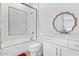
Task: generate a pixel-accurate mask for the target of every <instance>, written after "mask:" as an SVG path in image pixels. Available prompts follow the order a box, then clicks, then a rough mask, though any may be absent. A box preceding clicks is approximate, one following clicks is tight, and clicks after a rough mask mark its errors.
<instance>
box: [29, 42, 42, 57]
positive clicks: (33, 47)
mask: <svg viewBox="0 0 79 59" xmlns="http://www.w3.org/2000/svg"><path fill="white" fill-rule="evenodd" d="M28 50H29V52H30V53H31V56H40V53H41V50H42V44H41V43H40V42H37V41H36V42H34V43H31V44H30V45H29V46H28Z"/></svg>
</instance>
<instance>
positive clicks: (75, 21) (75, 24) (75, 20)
mask: <svg viewBox="0 0 79 59" xmlns="http://www.w3.org/2000/svg"><path fill="white" fill-rule="evenodd" d="M63 14H69V15H71V16H72V17H73V19H74V25H73V27H72V30H71V31H73V30H74V28H75V27H76V26H77V18H76V17H75V15H74V14H73V13H70V12H61V13H59V14H58V15H56V16H55V18H54V19H53V28H54V29H55V30H56V31H57V32H60V33H69V32H71V31H66V29H64V30H63V31H64V32H63V31H59V30H58V29H57V28H56V27H55V21H56V19H57V17H59V16H60V15H63Z"/></svg>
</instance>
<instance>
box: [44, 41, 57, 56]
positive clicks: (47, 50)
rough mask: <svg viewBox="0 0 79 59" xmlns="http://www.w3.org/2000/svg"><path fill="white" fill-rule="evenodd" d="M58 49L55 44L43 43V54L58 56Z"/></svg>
mask: <svg viewBox="0 0 79 59" xmlns="http://www.w3.org/2000/svg"><path fill="white" fill-rule="evenodd" d="M57 49H58V48H56V47H54V46H53V44H51V43H48V42H44V43H43V55H44V56H56V55H57Z"/></svg>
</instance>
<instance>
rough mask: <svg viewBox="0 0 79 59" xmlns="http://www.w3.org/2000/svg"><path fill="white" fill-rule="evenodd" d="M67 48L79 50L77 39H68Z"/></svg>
mask: <svg viewBox="0 0 79 59" xmlns="http://www.w3.org/2000/svg"><path fill="white" fill-rule="evenodd" d="M68 48H72V49H76V50H79V42H78V41H72V40H69V41H68Z"/></svg>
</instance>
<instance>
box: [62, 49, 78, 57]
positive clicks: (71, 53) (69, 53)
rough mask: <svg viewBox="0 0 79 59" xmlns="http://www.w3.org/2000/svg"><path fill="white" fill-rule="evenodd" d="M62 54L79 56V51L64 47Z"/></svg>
mask: <svg viewBox="0 0 79 59" xmlns="http://www.w3.org/2000/svg"><path fill="white" fill-rule="evenodd" d="M61 55H62V56H79V51H75V50H72V49H62V50H61Z"/></svg>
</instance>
